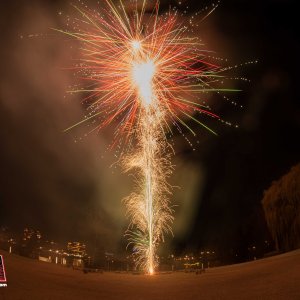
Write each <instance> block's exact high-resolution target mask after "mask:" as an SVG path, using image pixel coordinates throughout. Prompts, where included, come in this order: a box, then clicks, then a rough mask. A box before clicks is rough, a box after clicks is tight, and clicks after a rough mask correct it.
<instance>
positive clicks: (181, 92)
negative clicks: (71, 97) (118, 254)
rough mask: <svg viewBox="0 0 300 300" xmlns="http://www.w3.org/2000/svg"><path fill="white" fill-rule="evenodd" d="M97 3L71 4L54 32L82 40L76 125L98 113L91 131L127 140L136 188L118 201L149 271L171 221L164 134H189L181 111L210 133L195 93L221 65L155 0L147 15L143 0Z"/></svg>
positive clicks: (206, 87) (125, 158)
mask: <svg viewBox="0 0 300 300" xmlns="http://www.w3.org/2000/svg"><path fill="white" fill-rule="evenodd" d="M103 2H105V3H104V4H105V5H104V4H103V6H105V7H101V9H100V11H91V10H89V9H88V8H81V7H80V8H79V7H75V8H76V9H77V10H78V12H79V14H80V15H81V17H80V18H79V19H76V20H75V22H74V23H72V29H70V30H59V31H61V32H63V33H64V34H67V35H69V36H71V37H73V38H76V39H77V40H79V41H80V42H81V44H82V48H81V53H82V56H81V58H80V59H79V62H78V63H77V64H76V66H75V67H74V69H76V71H77V74H79V77H80V78H82V79H83V80H84V81H86V82H87V84H86V85H85V87H84V88H81V89H77V90H73V92H80V93H86V96H85V97H84V102H85V103H86V105H87V106H88V111H89V115H88V116H87V117H86V118H85V119H84V120H83V121H81V122H79V123H78V124H80V123H83V122H85V121H88V120H91V119H93V120H97V125H96V126H95V127H94V129H93V130H99V129H101V128H103V127H104V126H107V125H109V124H111V123H113V124H116V125H115V126H116V127H115V136H114V139H113V143H112V146H114V145H116V144H117V143H123V144H126V145H127V147H125V148H126V150H125V151H124V153H123V154H122V157H121V161H122V162H123V166H124V170H125V171H127V172H132V173H133V174H134V178H135V191H134V192H133V193H132V194H131V195H130V196H128V197H127V198H126V199H125V200H124V203H125V205H126V207H127V212H128V216H129V217H130V225H129V229H128V231H127V233H126V235H127V236H128V240H129V244H133V249H134V255H135V261H136V263H137V265H138V266H139V267H141V268H143V269H145V270H146V271H147V272H149V273H150V274H152V273H153V272H154V270H155V268H156V267H157V263H158V262H157V254H156V253H157V247H158V245H159V243H160V242H161V241H163V240H164V235H165V234H168V233H170V232H171V224H172V222H173V214H172V208H171V206H170V200H169V196H170V194H171V187H170V185H169V184H168V183H167V178H168V177H169V176H170V174H171V173H172V165H171V162H170V161H171V160H170V155H171V152H172V151H171V146H170V144H169V143H168V139H167V136H168V134H170V133H172V130H174V129H176V128H177V129H178V130H179V131H181V130H182V129H181V128H182V127H186V128H188V129H189V130H190V131H191V132H192V133H194V132H193V130H192V129H191V128H190V126H188V124H187V123H186V122H185V119H187V118H188V119H190V120H193V121H195V122H197V123H198V124H200V125H201V126H203V127H205V128H206V129H208V130H209V131H211V132H213V133H214V131H212V130H211V129H210V128H208V127H207V126H206V125H205V124H203V122H201V121H200V120H199V118H198V117H199V116H201V115H204V114H205V115H208V116H210V117H212V118H217V119H218V118H219V117H218V116H217V115H215V114H214V113H212V112H211V110H210V108H209V107H207V106H205V105H203V102H201V97H200V96H201V94H202V95H204V94H205V93H207V92H209V91H214V90H215V89H214V88H212V85H213V82H216V81H218V80H219V78H220V77H221V75H220V72H221V71H222V69H221V68H220V67H219V66H217V65H215V64H212V63H210V62H208V61H207V53H208V52H207V51H205V50H201V46H202V45H200V43H199V42H198V40H197V38H191V37H189V36H188V34H187V32H188V30H187V29H188V28H187V27H186V26H183V25H182V24H181V23H179V22H178V14H177V12H176V11H169V12H167V13H165V14H163V15H160V14H159V2H156V5H155V8H154V10H153V11H152V13H149V14H148V13H147V14H146V12H145V8H146V4H147V2H146V0H144V1H143V2H142V5H141V7H138V5H137V3H138V2H137V1H136V0H134V1H132V2H131V5H132V6H133V10H132V11H131V12H128V11H126V9H125V6H124V5H123V3H122V1H120V2H119V4H118V6H116V5H115V4H114V3H113V2H112V1H110V0H106V1H103ZM218 91H220V89H218ZM227 91H229V90H227ZM197 113H198V117H197V116H196V114H197ZM78 124H76V125H78ZM76 125H74V126H76ZM74 126H72V127H74ZM70 128H71V127H70ZM128 145H129V146H128Z"/></svg>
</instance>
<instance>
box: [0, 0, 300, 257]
mask: <svg viewBox="0 0 300 300" xmlns="http://www.w3.org/2000/svg"><path fill="white" fill-rule="evenodd" d="M93 2H95V3H96V2H97V1H88V3H90V4H89V5H93ZM162 2H163V3H162V7H163V8H165V9H166V8H167V7H168V3H171V4H173V5H174V4H175V3H176V1H170V2H168V1H162ZM182 2H184V5H185V6H186V5H188V6H189V10H188V11H189V12H195V11H197V10H199V9H202V8H204V7H205V5H206V4H209V3H212V1H196V0H194V1H182ZM28 3H29V2H28V1H16V0H13V1H6V2H5V1H1V12H0V23H1V27H0V28H1V47H0V57H1V69H0V138H1V149H0V152H1V155H0V165H1V175H0V176H1V179H0V182H1V185H0V225H6V226H9V227H10V228H11V229H12V230H14V231H18V230H19V231H20V230H21V229H22V228H23V227H25V226H29V227H34V228H37V229H40V230H41V231H42V233H43V234H44V236H48V237H49V238H53V239H55V240H58V241H60V242H64V241H67V240H70V239H75V240H84V241H88V242H90V243H93V242H97V243H102V244H103V247H104V248H105V249H107V250H115V249H117V248H118V247H120V245H123V244H124V238H123V236H122V235H123V232H124V230H125V229H126V227H127V221H126V219H125V218H124V208H123V206H122V204H121V199H122V198H123V197H124V196H126V195H127V194H129V192H130V189H131V178H128V176H126V175H124V174H122V172H121V168H120V167H118V166H115V165H113V166H111V165H112V164H113V163H114V162H115V161H116V160H117V158H116V157H115V153H113V152H108V151H107V150H106V148H107V146H108V144H109V142H110V139H111V135H112V132H111V129H109V128H108V129H106V130H104V131H103V132H100V133H99V135H97V134H92V135H88V136H85V133H86V132H87V128H86V127H85V126H82V127H80V128H77V129H75V130H74V131H72V132H70V133H68V134H65V133H63V130H64V129H65V128H67V127H69V126H70V125H72V124H74V123H76V122H78V121H79V120H80V119H82V117H83V116H84V108H83V107H82V106H81V104H80V96H79V95H77V96H73V97H71V98H70V97H64V96H65V91H66V90H67V89H68V87H69V86H70V85H72V84H73V83H74V77H73V76H72V74H70V72H67V71H66V70H63V68H64V67H65V66H68V65H70V56H76V50H74V49H73V50H70V47H69V45H68V46H66V43H65V41H64V37H62V36H60V35H59V34H56V33H55V34H54V33H53V32H52V31H51V30H50V29H49V28H52V27H54V28H61V27H63V18H64V15H65V14H70V13H72V12H74V11H73V9H72V7H71V6H70V5H69V3H68V1H59V0H56V1H50V0H48V1H46V0H43V1H42V0H39V1H38V0H36V1H30V4H28ZM182 6H183V5H182ZM294 6H295V1H289V0H273V1H271V0H269V1H259V0H253V1H249V0H223V1H222V2H221V3H220V5H219V7H218V8H217V9H216V10H215V12H214V13H213V14H212V15H211V16H209V18H207V19H205V20H204V21H203V22H202V23H201V26H200V27H199V32H198V33H199V36H200V37H201V38H202V39H203V41H204V42H205V44H206V45H207V47H209V48H210V49H213V50H214V51H215V54H216V56H219V57H223V58H228V65H236V64H237V65H238V64H243V63H245V62H248V61H254V60H257V61H258V62H257V63H256V64H254V65H253V64H250V65H244V66H241V67H238V68H237V69H235V70H233V71H232V72H231V73H230V74H231V76H232V77H247V78H249V79H250V80H251V82H250V83H245V82H243V81H241V80H239V81H236V80H232V83H231V86H232V87H234V88H237V89H241V90H242V92H239V93H238V94H234V95H232V96H231V97H232V98H233V100H235V101H237V102H238V103H239V104H240V105H243V108H242V109H241V108H237V107H234V106H231V105H230V104H229V103H226V101H224V100H223V99H222V98H221V97H218V96H213V97H212V98H211V99H210V101H211V102H212V103H213V104H214V108H215V111H216V112H217V113H218V114H219V115H221V116H222V117H223V118H224V119H225V120H228V121H232V123H234V124H235V123H238V124H239V128H238V129H236V128H234V127H227V126H223V125H222V124H221V123H220V122H213V121H210V120H208V121H207V122H208V124H209V125H210V126H211V127H212V128H213V129H214V130H216V131H217V132H218V134H219V136H218V137H215V136H213V135H212V134H210V133H209V132H207V131H205V130H204V129H202V128H199V127H198V126H194V125H193V126H194V127H193V128H194V129H195V131H196V132H197V138H193V137H189V138H190V139H191V142H192V143H193V144H195V149H196V151H193V147H190V146H189V145H188V143H187V142H186V141H185V139H184V138H183V137H181V136H180V135H177V136H175V137H174V141H175V144H176V146H177V147H176V149H175V150H176V157H174V160H173V162H174V164H175V165H176V171H175V173H174V176H173V177H172V178H171V183H172V184H173V185H176V186H180V189H174V197H173V198H174V203H175V204H176V205H177V206H176V208H175V209H176V216H177V217H176V220H175V224H174V235H175V237H174V239H173V240H172V241H171V242H169V243H170V246H172V247H171V249H172V248H173V247H174V248H175V250H176V249H177V250H178V251H181V250H184V251H188V250H190V249H199V248H215V249H225V248H226V249H237V251H240V252H243V251H245V249H246V248H247V247H248V246H250V245H254V244H259V243H261V242H263V241H264V240H265V239H269V234H268V231H267V228H266V224H265V221H264V216H263V210H262V207H261V200H262V197H263V191H264V190H265V189H267V188H268V187H269V186H270V184H271V182H272V181H273V180H276V179H278V178H279V177H281V176H282V175H284V174H285V173H286V172H288V171H289V169H290V168H291V167H292V166H293V165H295V164H296V163H298V162H299V161H300V143H299V141H298V140H299V129H300V102H299V95H298V93H297V88H298V84H299V83H298V81H297V82H296V79H298V78H297V77H298V76H297V73H298V70H299V66H298V65H299V63H298V56H299V53H300V47H299V39H298V32H296V27H297V24H296V22H297V17H298V11H297V10H296V8H295V7H294ZM181 10H182V11H183V10H184V8H182V9H181ZM59 12H62V15H60V14H59ZM203 14H205V13H203ZM296 14H297V15H296ZM35 34H38V37H28V35H35ZM74 48H76V47H74ZM229 82H230V81H229ZM76 97H77V98H76ZM167 244H168V243H167Z"/></svg>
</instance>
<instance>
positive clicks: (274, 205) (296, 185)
mask: <svg viewBox="0 0 300 300" xmlns="http://www.w3.org/2000/svg"><path fill="white" fill-rule="evenodd" d="M262 205H263V208H264V212H265V216H266V220H267V224H268V227H269V229H270V232H271V235H272V237H273V239H274V241H275V244H276V248H277V250H279V251H289V250H293V249H296V248H299V247H300V164H298V165H296V166H294V167H292V169H291V170H290V172H289V173H288V174H286V175H284V176H283V177H281V178H280V179H279V180H277V181H274V182H272V185H271V186H270V188H269V189H268V190H267V191H265V192H264V197H263V200H262Z"/></svg>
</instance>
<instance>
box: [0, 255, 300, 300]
mask: <svg viewBox="0 0 300 300" xmlns="http://www.w3.org/2000/svg"><path fill="white" fill-rule="evenodd" d="M0 254H2V255H3V256H4V263H5V267H6V275H7V285H8V287H6V288H4V287H2V288H0V299H1V300H2V299H3V300H10V299H14V300H17V299H20V300H27V299H28V300H29V299H30V300H35V299H37V300H48V299H51V300H52V299H53V300H54V299H55V300H56V299H57V300H59V299H63V300H68V299H75V300H77V299H83V300H89V299H98V300H111V299H113V300H114V299H122V300H144V299H145V300H148V299H149V300H156V299H161V300H171V299H172V300H176V299H180V300H190V299H191V300H192V299H193V300H195V299H203V300H210V299H221V300H222V299H225V300H226V299H231V300H232V299H238V300H244V299H251V300H255V299H260V300H265V299H270V300H276V299H282V300H289V299H295V300H299V299H300V250H297V251H293V252H289V253H286V254H283V255H278V256H274V257H270V258H266V259H262V260H257V261H253V262H249V263H243V264H237V265H232V266H226V267H219V268H212V269H209V270H207V271H206V273H204V274H200V275H195V274H194V273H189V274H186V273H172V274H160V275H154V276H146V275H133V274H117V273H103V274H93V273H89V274H84V273H83V272H80V271H76V270H72V269H70V268H66V267H62V266H57V265H54V264H49V263H44V262H39V261H36V260H31V259H28V258H24V257H20V256H16V255H9V254H8V253H7V252H4V251H0Z"/></svg>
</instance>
